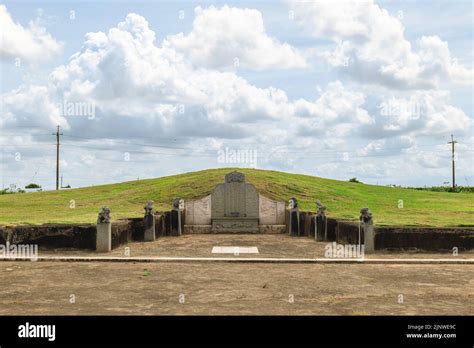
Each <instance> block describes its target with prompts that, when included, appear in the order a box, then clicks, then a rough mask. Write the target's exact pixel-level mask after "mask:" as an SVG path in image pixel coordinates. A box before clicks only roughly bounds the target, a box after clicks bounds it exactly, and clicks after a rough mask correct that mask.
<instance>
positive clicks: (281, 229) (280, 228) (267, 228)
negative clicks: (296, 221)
mask: <svg viewBox="0 0 474 348" xmlns="http://www.w3.org/2000/svg"><path fill="white" fill-rule="evenodd" d="M258 231H259V232H260V233H264V234H280V233H285V231H286V225H259V226H258Z"/></svg>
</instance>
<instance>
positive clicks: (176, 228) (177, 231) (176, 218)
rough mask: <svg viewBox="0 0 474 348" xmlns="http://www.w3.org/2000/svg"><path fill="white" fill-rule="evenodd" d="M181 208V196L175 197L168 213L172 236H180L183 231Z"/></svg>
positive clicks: (182, 206)
mask: <svg viewBox="0 0 474 348" xmlns="http://www.w3.org/2000/svg"><path fill="white" fill-rule="evenodd" d="M183 210H184V201H183V200H182V199H181V198H175V199H174V201H173V208H172V209H171V214H170V235H172V236H181V234H182V233H183V231H182V227H183Z"/></svg>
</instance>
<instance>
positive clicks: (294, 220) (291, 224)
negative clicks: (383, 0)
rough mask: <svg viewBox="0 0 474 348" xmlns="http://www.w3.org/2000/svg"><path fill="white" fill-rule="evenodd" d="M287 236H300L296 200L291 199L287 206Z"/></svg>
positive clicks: (298, 212) (298, 211)
mask: <svg viewBox="0 0 474 348" xmlns="http://www.w3.org/2000/svg"><path fill="white" fill-rule="evenodd" d="M288 214H289V217H288V234H289V235H290V236H299V235H300V234H301V228H300V227H301V226H300V210H299V208H298V201H297V200H296V198H294V197H293V198H291V199H290V203H289V205H288Z"/></svg>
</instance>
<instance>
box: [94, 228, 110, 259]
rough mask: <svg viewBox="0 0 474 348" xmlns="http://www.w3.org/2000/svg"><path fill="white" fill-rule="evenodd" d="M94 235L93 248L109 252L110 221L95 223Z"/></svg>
mask: <svg viewBox="0 0 474 348" xmlns="http://www.w3.org/2000/svg"><path fill="white" fill-rule="evenodd" d="M96 237H97V239H96V244H95V250H96V251H97V252H109V251H111V250H112V224H111V223H110V222H102V223H99V224H97V236H96Z"/></svg>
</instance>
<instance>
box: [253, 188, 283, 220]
mask: <svg viewBox="0 0 474 348" xmlns="http://www.w3.org/2000/svg"><path fill="white" fill-rule="evenodd" d="M285 208H286V207H285V202H282V201H274V200H272V199H270V198H267V197H265V196H262V195H259V224H260V225H284V224H285Z"/></svg>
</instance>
